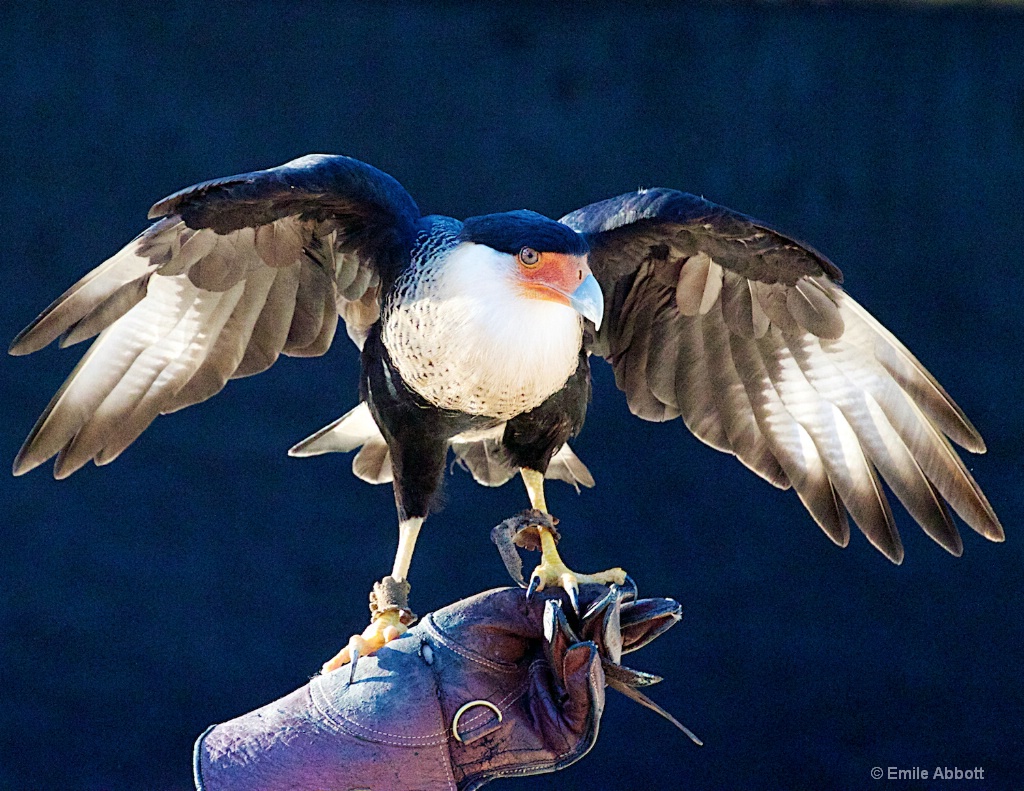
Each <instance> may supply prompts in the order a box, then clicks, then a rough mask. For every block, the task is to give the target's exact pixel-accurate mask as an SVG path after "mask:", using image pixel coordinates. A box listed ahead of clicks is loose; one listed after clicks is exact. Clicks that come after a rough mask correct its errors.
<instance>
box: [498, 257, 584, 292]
mask: <svg viewBox="0 0 1024 791" xmlns="http://www.w3.org/2000/svg"><path fill="white" fill-rule="evenodd" d="M537 256H538V260H537V263H535V264H533V265H532V266H531V265H528V264H525V263H523V260H522V255H521V254H520V256H517V259H516V262H517V265H518V267H519V276H520V278H522V287H523V290H524V291H525V292H526V294H527V296H530V297H533V298H535V299H547V300H550V301H551V302H558V303H560V304H562V305H568V304H570V302H569V296H570V295H571V294H572V293H573V292H574V291H575V290H576V289H577V288H578V287H579V285H580V283H582V282H583V281H584V280H586V279H587V277H588V276H589V275H590V266H589V265H588V264H587V256H586V255H569V254H568V253H542V252H540V251H537Z"/></svg>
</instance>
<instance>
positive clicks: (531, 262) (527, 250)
mask: <svg viewBox="0 0 1024 791" xmlns="http://www.w3.org/2000/svg"><path fill="white" fill-rule="evenodd" d="M519 260H520V261H521V262H522V264H523V266H537V264H538V263H539V262H540V253H538V252H537V251H536V250H534V249H533V248H532V247H524V248H523V249H522V250H520V251H519Z"/></svg>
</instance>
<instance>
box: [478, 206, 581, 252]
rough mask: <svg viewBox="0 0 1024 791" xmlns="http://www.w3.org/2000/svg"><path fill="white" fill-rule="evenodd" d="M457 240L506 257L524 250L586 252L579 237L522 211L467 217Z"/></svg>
mask: <svg viewBox="0 0 1024 791" xmlns="http://www.w3.org/2000/svg"><path fill="white" fill-rule="evenodd" d="M460 238H461V239H462V240H463V241H466V242H476V243H477V244H485V245H487V246H488V247H491V248H493V249H495V250H498V251H500V252H502V253H509V254H510V255H515V254H516V253H518V252H519V251H520V250H522V249H523V248H524V247H532V248H533V249H534V250H537V251H538V252H542V253H569V254H571V255H583V254H584V253H586V252H587V251H588V250H589V248H588V247H587V243H586V241H585V240H584V239H583V237H582V236H580V235H579V234H578V233H576V232H575V231H574V230H573V229H572V228H570V227H569V226H567V225H563V224H562V223H560V222H556V221H555V220H552V219H550V218H548V217H545V216H544V215H543V214H538V213H537V212H535V211H526V210H525V209H521V210H519V211H509V212H503V213H501V214H485V215H483V216H481V217H470V218H469V219H467V220H466V221H465V222H464V223H463V224H462V234H461V235H460Z"/></svg>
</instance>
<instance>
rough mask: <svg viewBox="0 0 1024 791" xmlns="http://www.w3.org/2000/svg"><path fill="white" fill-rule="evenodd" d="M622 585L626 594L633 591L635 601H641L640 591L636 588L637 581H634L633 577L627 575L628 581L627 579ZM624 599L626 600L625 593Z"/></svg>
mask: <svg viewBox="0 0 1024 791" xmlns="http://www.w3.org/2000/svg"><path fill="white" fill-rule="evenodd" d="M622 584H623V591H624V592H625V591H627V590H632V592H633V601H639V600H640V591H639V590H638V589H637V587H636V580H634V579H633V578H632V577H631V576H629V575H628V574H627V575H626V579H625V581H624V582H623V583H622ZM622 598H623V600H624V601H625V600H626V596H625V593H624V594H623V597H622Z"/></svg>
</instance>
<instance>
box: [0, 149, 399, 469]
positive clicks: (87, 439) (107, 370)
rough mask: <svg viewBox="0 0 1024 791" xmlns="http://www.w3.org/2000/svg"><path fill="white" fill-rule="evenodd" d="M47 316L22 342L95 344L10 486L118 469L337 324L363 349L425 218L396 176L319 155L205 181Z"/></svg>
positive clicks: (324, 341)
mask: <svg viewBox="0 0 1024 791" xmlns="http://www.w3.org/2000/svg"><path fill="white" fill-rule="evenodd" d="M149 216H150V218H151V219H152V218H162V219H158V220H157V222H155V223H154V224H153V225H151V226H150V227H149V228H148V229H146V230H145V231H143V232H142V233H141V234H140V235H139V236H138V237H137V238H136V239H134V240H133V241H132V242H131V243H129V244H128V246H127V247H125V248H124V249H123V250H121V251H120V252H119V253H117V254H116V255H114V256H113V257H112V258H110V259H109V260H108V261H106V262H105V263H103V264H102V265H100V266H99V267H97V268H96V269H95V270H93V271H92V272H90V273H89V274H88V275H86V276H85V277H84V278H82V279H81V280H80V281H79V282H78V283H76V284H75V285H73V286H72V287H71V288H70V289H68V291H67V292H65V293H64V294H63V295H62V296H61V297H60V298H58V299H57V300H56V301H55V302H54V303H53V304H52V305H50V307H48V308H47V309H46V310H45V311H44V312H43V313H42V314H41V315H40V316H39V317H38V318H37V319H36V320H35V321H34V322H32V324H31V325H29V326H28V327H27V328H26V329H25V330H24V331H23V332H22V333H21V334H20V335H18V337H17V338H15V340H14V343H13V344H12V346H11V353H12V354H28V353H30V352H34V351H36V350H37V349H40V348H42V347H43V346H46V345H47V344H48V343H50V342H51V341H53V340H54V339H56V338H57V337H58V336H60V337H61V345H62V346H67V345H70V344H73V343H78V342H79V341H82V340H85V339H87V338H91V337H93V336H94V335H96V334H99V337H98V338H97V339H96V341H95V342H94V343H93V344H92V346H91V347H90V348H89V350H88V352H86V354H85V356H84V357H83V358H82V360H81V361H80V362H79V363H78V366H77V367H76V368H75V370H74V371H73V372H72V373H71V375H70V376H69V377H68V379H67V381H66V382H65V383H64V385H63V386H62V387H61V389H60V390H59V391H58V392H57V394H56V395H55V396H54V398H53V400H52V401H51V402H50V404H49V406H48V407H47V408H46V411H44V412H43V414H42V416H41V417H40V418H39V420H38V421H37V423H36V425H35V427H34V428H33V429H32V432H31V434H29V436H28V439H27V440H26V441H25V444H24V446H23V447H22V449H21V452H20V453H19V454H18V457H17V459H16V460H15V463H14V473H15V475H20V474H22V473H25V472H27V471H29V470H31V469H32V468H34V467H36V466H38V465H39V464H42V463H43V462H44V461H46V460H47V459H49V458H50V457H51V456H53V455H55V454H56V455H57V462H56V465H55V468H54V475H55V476H56V477H58V478H63V477H66V476H68V475H70V474H71V473H73V472H74V471H75V470H77V469H79V468H80V467H82V466H83V465H84V464H85V463H86V462H88V461H89V460H90V459H93V460H95V462H96V463H97V464H107V463H109V462H111V461H113V460H114V459H115V458H116V457H117V456H118V455H119V454H120V453H121V452H122V451H123V450H124V449H125V448H126V447H128V445H129V444H130V443H131V442H132V441H134V440H135V438H136V437H138V436H139V434H141V433H142V431H143V430H144V429H145V428H146V427H147V426H148V425H149V424H150V423H151V422H152V421H153V419H154V418H155V417H156V416H157V415H159V414H161V413H167V412H173V411H175V410H178V409H182V408H183V407H186V406H189V405H191V404H195V403H198V402H199V401H202V400H204V399H206V398H209V397H210V396H212V395H214V394H215V393H217V392H219V391H220V390H221V388H222V387H224V385H225V383H226V382H227V381H228V379H232V378H236V377H241V376H249V375H252V374H256V373H259V372H261V371H264V370H266V369H267V368H269V367H270V366H271V365H273V363H274V362H275V360H276V359H277V357H278V355H279V354H281V353H284V354H287V355H291V356H307V357H311V356H316V355H321V354H323V353H324V352H326V351H327V349H328V348H329V346H330V344H331V341H332V339H333V337H334V332H335V329H336V327H337V323H338V315H339V314H340V315H341V316H343V317H344V319H345V321H346V324H347V328H348V333H349V335H350V336H351V337H352V339H353V340H354V341H355V342H356V343H357V344H358V345H360V346H361V345H362V342H363V340H364V339H365V335H366V332H367V330H368V329H369V327H370V325H372V324H373V322H374V321H376V320H377V318H378V317H379V305H378V296H379V293H380V290H381V283H382V282H384V283H386V282H388V280H389V279H393V278H394V277H395V275H396V274H397V271H398V270H399V269H400V268H401V266H402V265H403V263H404V262H405V261H406V260H407V256H408V251H409V249H410V245H411V241H412V239H413V236H414V233H415V222H416V220H417V219H418V218H419V210H418V208H417V207H416V204H415V202H414V201H413V200H412V198H411V197H410V196H409V194H408V193H407V192H406V191H405V189H403V188H402V186H401V185H400V184H399V183H398V182H397V181H395V180H394V179H393V178H392V177H391V176H388V175H387V174H386V173H383V172H381V171H379V170H377V169H376V168H373V167H370V166H369V165H365V164H363V163H362V162H358V161H356V160H354V159H349V158H348V157H340V156H325V155H310V156H306V157H302V158H301V159H296V160H293V161H292V162H289V163H287V164H285V165H281V166H280V167H276V168H270V169H268V170H261V171H257V172H254V173H245V174H242V175H239V176H231V177H228V178H223V179H217V180H215V181H208V182H204V183H202V184H197V185H195V186H193V187H189V188H188V189H185V190H182V191H181V192H177V193H175V194H174V195H171V196H170V197H168V198H165V199H164V200H162V201H160V202H159V203H157V204H156V205H155V206H154V207H153V208H152V209H151V210H150V215H149Z"/></svg>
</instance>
